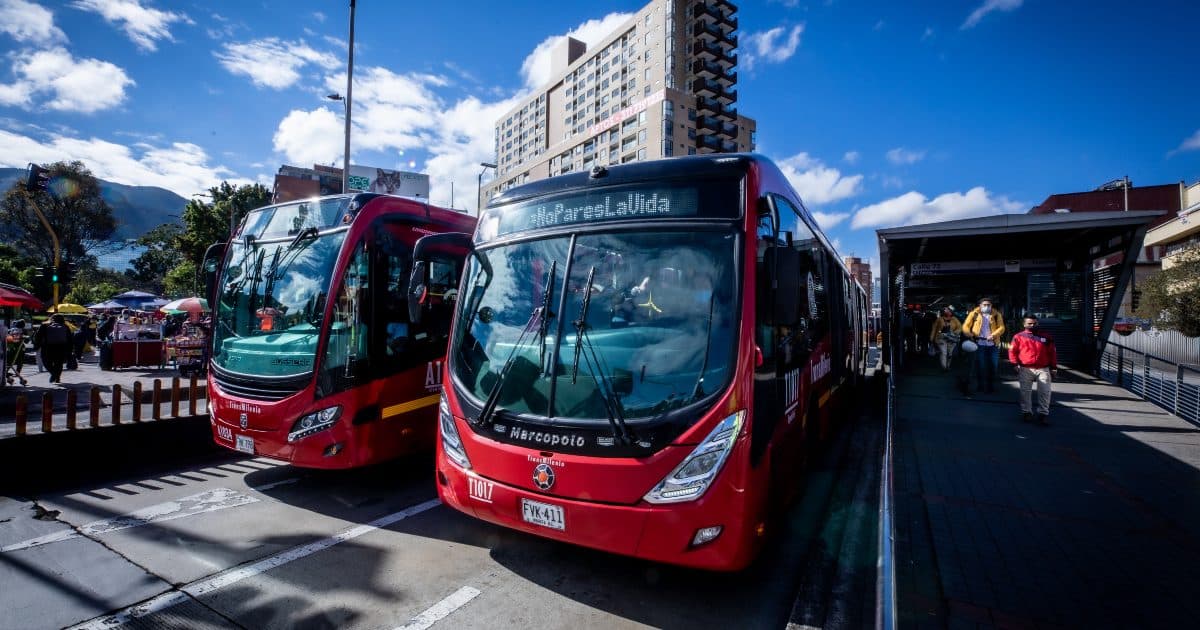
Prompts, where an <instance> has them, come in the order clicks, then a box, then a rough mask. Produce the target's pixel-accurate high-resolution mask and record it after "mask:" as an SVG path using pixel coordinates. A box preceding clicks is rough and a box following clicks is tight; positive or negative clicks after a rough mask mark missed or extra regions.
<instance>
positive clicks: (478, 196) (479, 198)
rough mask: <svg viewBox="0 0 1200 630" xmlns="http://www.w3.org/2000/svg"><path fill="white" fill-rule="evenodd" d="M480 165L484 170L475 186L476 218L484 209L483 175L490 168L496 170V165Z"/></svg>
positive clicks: (489, 163) (482, 163)
mask: <svg viewBox="0 0 1200 630" xmlns="http://www.w3.org/2000/svg"><path fill="white" fill-rule="evenodd" d="M479 165H480V166H482V167H483V170H482V171H479V178H478V182H477V183H476V184H475V216H477V217H478V216H479V211H480V210H482V209H483V174H484V173H486V172H487V170H488V169H489V168H490V169H492V170H495V169H496V165H495V164H492V163H491V162H480V163H479Z"/></svg>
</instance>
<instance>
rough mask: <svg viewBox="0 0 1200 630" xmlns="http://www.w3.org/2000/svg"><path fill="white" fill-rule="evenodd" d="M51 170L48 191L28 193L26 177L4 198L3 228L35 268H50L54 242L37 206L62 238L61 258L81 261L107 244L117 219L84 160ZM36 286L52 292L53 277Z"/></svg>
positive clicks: (8, 239) (0, 218) (0, 213)
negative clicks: (50, 284)
mask: <svg viewBox="0 0 1200 630" xmlns="http://www.w3.org/2000/svg"><path fill="white" fill-rule="evenodd" d="M46 170H47V171H48V173H49V176H50V184H49V188H48V190H34V191H28V190H26V189H25V182H24V181H21V180H18V181H17V182H16V183H14V184H13V186H12V188H9V189H8V191H7V192H6V193H5V195H4V199H3V200H2V201H0V226H3V227H2V228H0V230H3V236H4V239H5V241H6V242H8V243H10V244H11V245H12V246H13V248H14V249H15V250H16V251H17V253H18V255H19V256H21V257H23V258H26V259H29V260H31V261H35V262H36V263H37V264H36V265H35V266H39V267H40V266H44V267H51V266H52V265H53V264H54V245H53V241H52V239H51V238H50V234H49V233H48V232H47V231H46V228H45V226H43V224H42V221H41V219H40V218H38V213H37V211H36V210H35V208H37V209H40V210H41V212H42V214H43V215H44V216H45V218H46V222H47V223H49V224H50V227H51V228H53V229H54V232H55V234H56V235H57V236H58V242H59V250H60V262H61V263H63V264H70V263H77V264H78V263H80V262H83V261H84V260H85V259H86V258H87V257H88V256H89V254H90V253H91V252H93V251H100V250H102V249H103V248H104V247H105V243H106V242H107V241H108V240H109V239H110V238H111V237H112V234H113V232H114V231H115V230H116V227H117V223H116V219H115V218H114V217H113V211H112V208H111V207H109V205H108V203H107V202H105V201H104V198H103V197H102V196H101V194H100V183H99V181H98V180H97V179H96V177H95V176H94V175H92V173H91V171H89V170H88V169H87V167H86V166H84V164H83V162H79V161H73V162H55V163H54V164H51V165H50V166H48V167H46ZM35 286H36V287H37V289H38V290H39V292H40V293H41V294H42V295H46V294H48V293H49V290H48V289H49V283H48V281H47V282H46V283H45V284H43V285H40V286H38V285H36V284H35ZM66 288H67V287H66V286H65V285H64V286H63V289H64V290H65V289H66Z"/></svg>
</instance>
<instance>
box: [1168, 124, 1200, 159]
mask: <svg viewBox="0 0 1200 630" xmlns="http://www.w3.org/2000/svg"><path fill="white" fill-rule="evenodd" d="M1197 149H1200V129H1197V130H1196V133H1194V134H1192V135H1191V137H1190V138H1188V139H1186V140H1184V141H1183V142H1181V143H1179V148H1178V149H1175V150H1174V151H1172V153H1179V152H1181V151H1195V150H1197Z"/></svg>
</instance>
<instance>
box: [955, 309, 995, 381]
mask: <svg viewBox="0 0 1200 630" xmlns="http://www.w3.org/2000/svg"><path fill="white" fill-rule="evenodd" d="M963 335H964V336H965V337H967V338H969V339H972V340H974V341H975V344H976V345H978V346H979V349H978V350H977V351H976V352H975V361H976V370H975V378H976V385H977V389H978V390H979V391H985V392H987V393H989V394H990V393H992V392H993V391H995V380H996V368H997V366H998V365H999V362H1000V354H999V351H998V349H997V346H998V345H999V343H1000V339H1001V337H1003V336H1004V318H1003V317H1001V316H1000V309H997V308H994V307H993V306H992V300H991V298H983V299H982V300H979V306H977V307H975V309H974V310H972V311H971V312H970V313H968V314H967V318H966V319H965V320H963Z"/></svg>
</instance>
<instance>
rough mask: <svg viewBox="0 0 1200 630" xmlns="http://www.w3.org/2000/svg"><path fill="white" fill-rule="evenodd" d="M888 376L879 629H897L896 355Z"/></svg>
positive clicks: (877, 589) (878, 565)
mask: <svg viewBox="0 0 1200 630" xmlns="http://www.w3.org/2000/svg"><path fill="white" fill-rule="evenodd" d="M890 357H891V361H890V362H889V363H890V365H888V374H887V384H886V387H887V420H886V422H887V424H886V426H885V427H884V436H883V461H882V463H881V464H880V475H879V544H878V550H879V556H878V558H877V559H876V563H875V564H876V570H877V575H876V580H875V627H876V628H877V629H879V630H894V628H895V627H896V620H897V617H896V551H895V541H896V525H895V521H894V520H893V518H892V517H893V514H892V512H893V510H894V507H893V505H894V504H893V496H892V431H893V429H892V423H893V419H894V418H895V410H896V353H895V352H892V353H890Z"/></svg>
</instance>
